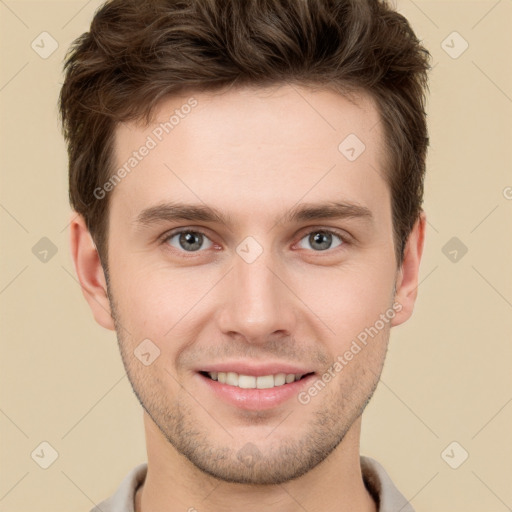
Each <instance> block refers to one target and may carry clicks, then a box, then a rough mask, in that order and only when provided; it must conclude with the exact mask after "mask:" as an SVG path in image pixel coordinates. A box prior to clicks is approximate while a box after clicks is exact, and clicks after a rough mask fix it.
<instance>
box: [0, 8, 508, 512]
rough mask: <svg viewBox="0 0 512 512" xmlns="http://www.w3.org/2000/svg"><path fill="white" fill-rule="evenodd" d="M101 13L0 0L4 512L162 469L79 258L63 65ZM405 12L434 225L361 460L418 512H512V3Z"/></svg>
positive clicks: (86, 495) (369, 413)
mask: <svg viewBox="0 0 512 512" xmlns="http://www.w3.org/2000/svg"><path fill="white" fill-rule="evenodd" d="M99 5H100V2H99V1H97V0H90V1H88V2H87V1H85V0H84V1H80V2H75V1H45V0H41V1H31V2H29V1H21V0H19V1H14V0H3V1H1V2H0V38H1V40H0V43H1V45H0V52H1V53H0V109H1V110H0V136H1V139H0V140H1V151H0V165H1V192H0V227H1V259H0V270H1V274H0V308H1V328H2V331H1V333H2V336H1V351H2V352H1V357H0V365H1V366H0V460H1V467H0V468H1V469H0V511H2V512H3V511H5V512H7V511H9V512H28V511H32V510H38V511H39V512H50V511H51V512H56V511H69V510H83V511H88V510H90V509H91V508H92V507H93V506H94V504H96V503H98V502H99V501H101V500H103V499H104V498H106V497H107V496H110V495H111V494H112V493H113V492H114V491H115V489H116V488H117V486H118V485H119V483H120V482H121V480H122V479H123V478H124V476H125V475H126V474H127V473H128V471H129V470H130V469H131V468H132V467H134V466H135V465H136V464H138V463H140V462H144V461H145V460H146V453H145V442H144V432H143V426H142V410H141V408H140V406H139V404H138V402H137V400H136V398H135V396H134V394H133V393H132V390H131V387H130V384H129V382H128V380H127V378H126V376H125V372H124V368H123V366H122V363H121V358H120V356H119V353H118V348H117V342H116V339H115V334H114V333H113V332H110V331H106V330H104V329H102V328H101V327H100V326H99V325H97V324H96V323H95V321H94V319H93V317H92V314H91V312H90V310H89V307H88V305H87V304H86V301H85V299H84V298H83V296H82V292H81V290H80V286H79V284H78V281H77V279H76V276H75V274H74V270H73V266H72V261H71V257H70V253H69V245H68V241H69V230H68V218H69V211H70V210H69V205H68V196H67V194H68V192H67V156H66V148H65V145H64V142H63V139H62V137H61V134H60V128H59V124H58V119H57V106H56V105H57V96H58V93H59V89H60V86H61V83H62V72H61V68H62V59H63V57H64V55H65V52H66V50H67V48H68V47H69V45H70V43H71V42H72V40H74V39H75V38H76V37H77V36H79V35H80V34H81V33H83V32H84V31H86V30H87V29H88V26H89V23H90V21H91V19H92V15H93V13H94V11H95V10H96V8H97V7H98V6H99ZM398 9H399V11H400V12H402V13H403V14H404V15H405V16H406V17H407V18H408V19H409V20H410V22H411V24H412V26H413V28H414V30H415V31H416V33H417V35H418V37H419V38H420V39H422V40H423V42H424V44H425V45H426V47H427V48H428V49H429V50H430V51H431V53H432V56H433V65H434V69H433V71H432V72H431V75H430V97H429V102H428V118H429V129H430V139H431V147H430V152H429V156H428V171H427V178H426V191H425V194H426V195H425V203H424V207H425V210H426V212H427V217H428V222H429V224H428V230H427V239H426V249H425V254H424V258H423V261H422V264H421V283H420V285H419V290H418V292H419V297H418V301H417V305H416V309H415V312H414V315H413V317H412V318H411V320H410V321H409V322H407V323H406V324H405V325H403V326H400V327H398V328H395V329H393V330H392V332H391V342H390V348H389V352H388V358H387V362H386V365H385V369H384V372H383V375H382V379H381V383H380V384H379V387H378V389H377V392H376V393H375V395H374V397H373V400H372V402H371V403H370V405H369V406H368V408H367V410H366V412H365V414H364V416H363V429H362V439H361V453H362V454H364V455H369V456H372V457H374V458H376V459H377V460H379V461H380V462H381V464H383V466H384V467H385V468H386V470H387V471H388V472H389V474H390V476H391V478H392V479H393V480H394V482H395V483H396V485H397V486H398V488H399V489H400V490H401V492H402V493H403V494H404V495H405V496H406V497H407V499H409V500H411V502H412V505H413V506H414V507H415V509H416V511H417V512H427V511H428V512H446V511H451V512H482V511H485V512H502V511H505V510H510V509H511V508H512V486H511V485H510V484H511V481H512V480H511V477H512V437H511V435H510V433H511V432H512V429H511V426H512V403H511V402H512V386H511V384H512V372H511V371H510V368H511V359H512V346H511V343H510V340H511V335H510V333H511V328H512V272H511V270H510V268H511V257H510V256H511V254H512V237H511V233H512V230H511V228H512V173H511V162H512V158H511V156H512V138H511V135H512V133H511V132H512V129H511V128H512V70H511V57H510V48H512V30H511V28H512V24H511V22H512V1H510V0H501V1H495V0H489V1H463V2H462V1H460V2H455V1H420V0H417V1H414V2H413V1H411V0H403V1H400V2H399V3H398ZM43 32H45V33H46V34H42V33H43ZM55 45H58V47H57V48H56V49H55V51H53V53H51V55H48V54H49V53H50V52H51V51H52V50H53V47H54V46H55ZM466 46H467V48H466ZM38 244H39V245H38ZM44 251H47V252H46V253H45V252H44ZM466 251H467V252H466ZM41 443H48V444H43V445H41ZM454 443H455V444H454ZM52 450H54V451H55V455H56V456H57V458H56V460H55V461H54V462H53V463H52V464H51V465H50V466H49V467H48V468H47V469H43V468H42V467H41V461H42V459H43V458H45V460H46V461H47V462H48V461H50V459H49V458H48V457H50V458H51V454H52V453H54V452H53V451H52ZM41 453H44V454H45V456H44V457H42V456H41ZM38 454H39V455H40V456H39V458H38ZM466 454H467V459H466V460H464V458H465V457H466ZM463 460H464V461H463ZM462 461H463V462H462ZM461 462H462V463H461ZM452 466H453V467H452ZM457 466H458V467H457Z"/></svg>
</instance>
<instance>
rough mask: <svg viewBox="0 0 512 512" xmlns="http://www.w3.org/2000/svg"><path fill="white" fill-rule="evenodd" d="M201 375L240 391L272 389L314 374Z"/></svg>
mask: <svg viewBox="0 0 512 512" xmlns="http://www.w3.org/2000/svg"><path fill="white" fill-rule="evenodd" d="M199 373H200V374H201V375H203V376H204V377H206V378H209V379H210V380H214V381H217V382H219V383H221V384H225V385H227V386H233V387H237V388H240V389H272V388H277V387H281V386H286V385H288V384H292V383H294V382H297V381H299V380H302V379H305V378H307V377H309V376H310V375H313V374H314V372H309V373H299V374H297V373H276V374H270V375H258V376H256V375H244V374H240V373H236V372H207V371H200V372H199Z"/></svg>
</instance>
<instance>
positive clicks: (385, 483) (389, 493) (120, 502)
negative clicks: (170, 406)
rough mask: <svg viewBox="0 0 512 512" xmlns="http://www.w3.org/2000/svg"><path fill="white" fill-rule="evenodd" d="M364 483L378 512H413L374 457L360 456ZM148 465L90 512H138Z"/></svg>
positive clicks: (127, 476) (134, 469) (142, 467)
mask: <svg viewBox="0 0 512 512" xmlns="http://www.w3.org/2000/svg"><path fill="white" fill-rule="evenodd" d="M360 460H361V473H362V475H363V481H364V484H365V486H366V488H367V489H368V491H369V492H370V494H371V495H372V496H373V499H374V500H375V502H376V503H377V510H378V512H414V509H413V508H412V506H411V504H410V503H409V502H408V501H407V500H406V499H405V498H404V496H403V495H402V494H401V493H400V491H399V490H398V489H397V488H396V487H395V485H394V484H393V482H392V480H391V478H390V477H389V475H388V474H387V473H386V470H385V469H384V468H383V467H382V466H381V465H380V464H379V463H378V462H377V461H376V460H375V459H372V458H371V457H365V456H361V457H360ZM147 469H148V465H147V463H146V462H144V463H142V464H139V465H138V466H136V467H135V468H133V469H132V470H131V471H130V472H129V473H128V474H127V475H126V477H125V478H124V480H123V481H122V482H121V485H120V486H119V487H118V489H117V491H116V492H115V493H114V495H112V496H111V497H110V498H108V499H107V500H105V501H102V502H101V503H100V504H99V505H97V506H96V507H94V508H93V509H92V510H91V511H90V512H135V492H136V491H137V488H138V487H139V486H140V485H141V484H142V483H143V482H144V479H145V478H146V473H147Z"/></svg>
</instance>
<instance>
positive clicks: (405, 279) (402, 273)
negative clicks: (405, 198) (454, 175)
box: [391, 211, 427, 326]
mask: <svg viewBox="0 0 512 512" xmlns="http://www.w3.org/2000/svg"><path fill="white" fill-rule="evenodd" d="M426 222H427V217H426V215H425V212H423V211H422V212H421V214H420V216H419V218H418V220H417V221H416V223H415V224H414V227H413V229H412V231H411V233H410V234H409V238H408V239H407V244H406V246H405V250H404V260H403V262H402V266H401V267H400V270H399V271H398V274H397V280H396V293H395V302H397V303H398V304H400V305H401V309H400V310H398V307H397V309H396V311H397V314H396V315H395V317H394V318H393V319H392V321H391V325H392V326H395V325H400V324H402V323H403V322H405V321H406V320H408V319H409V318H410V316H411V315H412V312H413V309H414V303H415V302H416V296H417V295H418V276H419V268H420V261H421V256H422V254H423V243H424V240H425V225H426Z"/></svg>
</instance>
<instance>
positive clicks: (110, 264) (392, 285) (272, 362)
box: [60, 0, 429, 512]
mask: <svg viewBox="0 0 512 512" xmlns="http://www.w3.org/2000/svg"><path fill="white" fill-rule="evenodd" d="M428 60H429V54H428V52H427V51H426V50H425V49H424V48H423V47H422V46H421V44H420V43H419V41H418V39H417V38H416V37H415V35H414V33H413V31H412V29H411V28H410V26H409V24H408V23H407V21H406V20H405V19H404V18H403V17H402V16H401V15H399V14H398V13H396V12H395V11H393V10H392V9H391V8H390V7H389V6H388V5H387V4H386V3H385V2H382V1H377V0H373V1H370V0H368V1H362V0H357V1H355V0H252V1H247V0H229V1H228V0H183V1H178V0H152V1H148V2H139V1H136V0H128V1H126V0H123V1H121V0H112V1H110V2H107V3H106V4H105V5H104V6H103V7H102V8H101V9H100V10H99V11H98V12H97V13H96V15H95V16H94V19H93V21H92V24H91V28H90V32H88V33H86V34H83V35H82V36H81V37H80V38H79V39H78V40H77V41H76V42H75V44H74V45H73V47H72V48H71V51H70V52H69V54H68V57H67V61H66V65H65V71H66V76H65V82H64V84H63V87H62V91H61V97H60V109H61V115H62V122H63V126H64V133H65V137H66V139H67V142H68V149H69V177H70V198H71V205H72V207H73V210H74V211H73V215H72V223H71V250H72V256H73V260H74V264H75V268H76V272H77V274H78V277H79V279H80V282H81V285H82V287H83V292H84V296H85V298H86V300H87V301H88V303H89V305H90V307H91V309H92V312H93V314H94V317H95V319H96V321H97V322H98V323H99V324H100V325H102V326H103V327H105V328H107V329H112V330H115V331H116V333H117V338H118V343H119V348H120V352H121V356H122V359H123V363H124V365H125V368H126V372H127V375H128V377H129V380H130V382H131V385H132V387H133V390H134V393H135V395H136V396H137V398H138V400H139V402H140V404H141V405H142V407H143V409H144V426H145V434H146V444H147V455H148V462H147V464H141V465H139V466H137V467H136V468H134V469H133V470H132V471H131V472H130V473H129V474H128V476H127V477H126V479H125V480H124V481H123V482H122V484H121V486H120V487H119V488H118V490H117V491H116V493H115V494H114V496H112V497H111V498H110V499H108V500H106V501H104V502H102V503H100V504H99V505H98V506H97V507H96V508H95V510H97V511H100V510H101V511H103V512H107V511H112V512H114V511H115V512H120V511H136V512H141V511H142V512H153V511H159V512H174V511H178V510H188V511H195V510H197V511H200V512H209V511H211V512H213V511H220V510H244V511H246V512H248V511H256V510H266V511H298V510H308V511H310V512H313V511H318V510H322V511H326V510H329V511H344V512H348V511H351V512H354V511H358V512H359V511H360V512H363V511H364V512H369V511H380V512H391V511H398V510H400V511H402V512H407V511H411V510H412V507H411V505H410V504H409V503H408V502H407V500H406V499H405V498H404V496H403V495H402V494H401V493H400V492H399V491H398V490H397V488H396V487H395V486H394V484H393V483H392V481H391V479H390V478H389V476H388V475H387V473H386V471H385V470H384V468H383V467H382V466H381V465H380V464H379V463H378V462H377V461H375V460H374V459H372V458H370V457H363V456H360V454H359V438H360V430H361V415H362V412H363V410H364V409H365V407H366V405H367V403H368V402H369V400H370V398H371V396H372V395H373V392H374V391H375V388H376V386H377V383H378V381H379V377H380V374H381V371H382V367H383V364H384V359H385V355H386V350H387V345H388V340H389V334H390V329H391V327H392V326H396V325H399V324H401V323H403V322H405V321H406V320H407V319H408V318H409V317H410V316H411V314H412V311H413V306H414V302H415V299H416V292H417V285H418V269H419V264H420V258H421V255H422V250H423V240H424V232H425V214H424V212H423V211H422V209H421V204H422V196H423V177H424V171H425V158H426V151H427V146H428V138H427V127H426V114H425V111H424V94H425V91H426V88H427V70H428V68H429V65H428Z"/></svg>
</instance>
